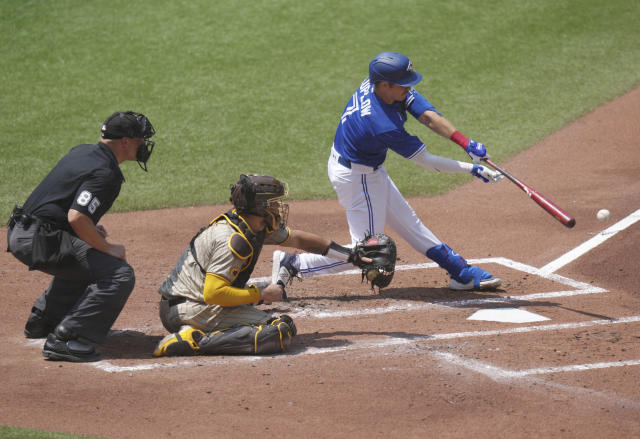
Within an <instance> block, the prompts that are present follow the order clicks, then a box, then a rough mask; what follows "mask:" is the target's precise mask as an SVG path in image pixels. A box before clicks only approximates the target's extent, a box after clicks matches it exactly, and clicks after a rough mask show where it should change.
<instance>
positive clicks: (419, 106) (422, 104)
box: [405, 88, 442, 119]
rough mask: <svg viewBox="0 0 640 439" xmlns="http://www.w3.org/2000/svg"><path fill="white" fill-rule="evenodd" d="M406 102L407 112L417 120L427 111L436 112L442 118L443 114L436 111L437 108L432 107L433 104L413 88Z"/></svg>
mask: <svg viewBox="0 0 640 439" xmlns="http://www.w3.org/2000/svg"><path fill="white" fill-rule="evenodd" d="M405 102H406V104H407V110H408V111H409V113H411V115H412V116H413V117H415V118H416V119H417V118H419V117H420V115H421V114H422V113H424V112H425V111H427V110H431V111H434V112H436V113H438V114H439V115H440V116H442V113H440V112H439V111H438V110H436V107H434V106H433V105H431V103H430V102H429V101H428V100H427V99H426V98H425V97H424V96H422V95H421V94H420V93H418V92H417V91H416V90H415V89H413V88H412V89H411V90H410V91H409V93H408V94H407V99H406V100H405Z"/></svg>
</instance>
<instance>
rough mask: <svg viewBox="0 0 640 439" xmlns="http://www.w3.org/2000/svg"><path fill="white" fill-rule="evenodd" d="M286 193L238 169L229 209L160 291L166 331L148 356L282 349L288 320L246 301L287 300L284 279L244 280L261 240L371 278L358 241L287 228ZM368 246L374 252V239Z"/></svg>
mask: <svg viewBox="0 0 640 439" xmlns="http://www.w3.org/2000/svg"><path fill="white" fill-rule="evenodd" d="M287 195H288V187H287V184H286V183H284V182H281V181H279V180H277V179H275V178H273V177H270V176H268V175H255V174H252V175H244V174H243V175H241V176H240V179H239V180H238V182H237V183H236V184H234V185H232V186H231V198H230V201H231V202H232V203H233V206H234V208H233V209H231V210H230V211H228V212H226V213H225V214H222V215H219V216H217V217H216V218H214V219H213V220H212V221H211V222H210V223H209V224H208V225H207V226H205V227H203V228H202V229H201V230H200V231H199V232H198V233H197V234H196V235H195V236H194V237H193V239H192V240H191V243H190V244H189V245H188V246H187V248H186V249H185V251H184V253H183V254H182V255H181V256H180V258H179V259H178V262H177V263H176V265H175V267H174V269H173V270H172V272H171V274H169V276H168V277H167V279H166V280H165V281H164V283H163V284H162V285H161V286H160V288H159V293H160V295H161V299H160V305H159V314H160V320H161V321H162V324H163V326H164V327H165V329H167V331H169V332H170V333H171V334H169V335H167V336H166V337H165V338H164V339H162V340H161V341H160V342H159V343H158V346H157V347H156V349H155V351H154V353H153V355H154V356H156V357H160V356H172V355H193V354H245V355H251V354H273V353H278V352H284V351H286V349H287V348H288V346H289V345H290V343H291V340H292V338H293V337H294V336H295V335H296V326H295V324H294V323H293V320H292V319H291V317H289V316H287V315H281V316H278V317H272V316H271V315H270V314H269V313H267V312H265V311H263V310H260V309H258V308H255V307H254V306H252V305H253V304H260V303H266V304H270V303H273V302H278V301H282V300H284V299H286V293H285V290H284V286H285V284H284V283H282V282H280V283H273V284H268V285H254V284H250V285H247V282H248V280H249V278H250V276H251V273H252V272H253V269H254V267H255V264H256V262H257V261H258V258H259V256H260V251H261V250H262V246H263V245H264V244H273V245H281V246H285V247H293V248H298V249H301V250H304V251H307V252H311V253H317V254H323V255H328V256H332V257H334V258H336V259H340V260H341V261H344V262H351V263H353V264H354V265H356V266H358V267H361V268H363V270H366V272H367V273H368V272H369V271H371V274H370V276H371V278H372V279H375V276H373V274H374V273H373V271H372V267H374V264H375V261H374V258H370V257H367V255H366V251H365V246H364V243H363V244H362V245H357V246H354V247H353V248H351V249H349V248H346V247H342V246H339V245H337V244H336V243H334V242H333V241H330V240H328V239H326V238H322V237H320V236H318V235H315V234H312V233H308V232H303V231H300V230H291V229H289V227H287V225H286V223H287V216H288V211H289V206H288V205H287V204H284V203H283V202H282V200H283V199H284V198H285V197H286V196H287ZM372 239H377V238H372ZM370 244H371V247H370V248H371V249H376V247H375V246H374V245H373V244H374V241H372V242H371V243H370ZM371 255H372V256H374V257H375V256H376V254H375V252H374V251H372V252H371ZM394 260H395V259H394ZM383 271H384V270H383Z"/></svg>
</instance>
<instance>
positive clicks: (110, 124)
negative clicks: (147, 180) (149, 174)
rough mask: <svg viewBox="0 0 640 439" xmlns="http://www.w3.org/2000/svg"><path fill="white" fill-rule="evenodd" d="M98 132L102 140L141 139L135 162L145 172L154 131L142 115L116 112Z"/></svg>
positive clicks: (151, 150) (152, 145) (151, 149)
mask: <svg viewBox="0 0 640 439" xmlns="http://www.w3.org/2000/svg"><path fill="white" fill-rule="evenodd" d="M100 131H101V132H102V134H101V137H102V138H104V139H121V138H123V137H131V138H134V139H137V138H140V139H142V140H143V143H142V145H140V147H139V148H138V153H137V155H136V160H137V161H138V165H140V167H141V168H142V169H143V170H144V171H146V170H147V160H149V157H151V153H152V152H153V147H154V146H155V144H156V142H153V141H151V140H149V139H150V138H151V137H153V135H154V134H155V133H156V131H155V130H154V129H153V125H151V121H150V120H149V119H147V117H146V116H145V115H144V114H140V113H135V112H133V111H126V112H122V111H116V112H115V113H113V114H112V115H111V116H109V117H108V118H107V120H105V121H104V123H103V124H102V128H101V129H100Z"/></svg>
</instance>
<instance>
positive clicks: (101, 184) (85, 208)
mask: <svg viewBox="0 0 640 439" xmlns="http://www.w3.org/2000/svg"><path fill="white" fill-rule="evenodd" d="M123 182H124V176H123V175H122V172H121V171H120V166H118V161H117V160H116V157H115V156H114V155H113V152H111V150H110V149H109V148H108V147H107V146H106V145H105V144H103V143H98V144H97V145H78V146H76V147H74V148H73V149H72V150H71V151H69V152H68V153H67V155H65V156H64V157H62V159H60V161H59V162H58V164H57V165H56V166H55V167H54V168H53V169H52V170H51V172H49V174H48V175H47V176H46V177H45V178H44V180H42V182H41V183H40V184H39V185H38V187H36V188H35V190H34V191H33V193H32V194H31V195H30V196H29V198H28V199H27V201H26V202H25V204H24V206H23V207H24V211H25V213H26V214H29V215H34V216H36V217H38V218H40V219H41V220H43V221H46V222H49V223H53V224H54V225H56V226H57V227H59V228H61V229H64V230H67V231H69V232H71V233H74V232H73V230H72V229H71V226H70V225H69V221H68V220H67V212H68V211H69V209H75V210H77V211H79V212H81V213H83V214H85V215H87V216H88V217H89V218H91V220H92V221H93V223H94V224H97V223H98V221H99V220H100V218H101V217H102V215H104V214H105V213H106V212H107V211H108V210H109V208H111V205H112V204H113V202H114V201H115V199H116V198H117V197H118V194H119V193H120V187H121V186H122V183H123Z"/></svg>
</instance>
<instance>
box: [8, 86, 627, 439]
mask: <svg viewBox="0 0 640 439" xmlns="http://www.w3.org/2000/svg"><path fill="white" fill-rule="evenodd" d="M638 114H640V88H639V89H636V90H634V91H632V92H631V93H629V94H627V95H625V96H623V97H621V98H619V99H616V100H615V101H612V102H610V103H608V104H607V105H605V106H603V107H601V108H599V109H597V110H596V111H594V112H592V113H590V114H588V115H587V116H586V117H584V118H582V119H580V120H579V121H577V122H575V123H573V124H571V125H570V126H568V127H566V128H564V129H563V130H561V131H559V132H558V133H556V134H554V135H552V136H550V137H549V138H547V139H545V140H544V141H543V142H541V143H540V144H538V145H536V146H535V147H534V148H532V149H530V150H528V151H526V152H524V153H522V154H520V155H518V156H516V157H514V158H513V159H511V160H510V161H509V162H506V163H503V165H504V166H505V167H506V168H507V169H508V170H509V171H511V172H512V173H513V174H515V175H516V176H518V177H520V178H522V179H523V180H524V181H525V182H527V183H529V184H530V185H532V186H533V187H534V188H535V189H536V190H538V191H539V192H541V193H542V194H544V195H546V196H548V197H549V198H551V199H552V200H553V201H554V202H555V203H556V204H558V205H559V206H561V207H563V208H565V209H566V210H567V211H569V212H570V213H571V214H573V215H574V216H575V217H576V219H577V225H576V226H575V228H573V229H571V230H569V229H566V228H564V227H563V226H562V225H560V223H558V222H557V221H555V220H554V219H553V218H552V217H550V216H549V215H547V214H546V213H545V212H544V211H543V210H542V209H540V208H539V207H538V206H537V205H535V203H533V202H532V201H530V200H528V199H527V198H526V196H525V195H524V193H523V192H521V191H520V190H519V189H517V188H516V187H515V186H514V185H512V184H510V183H509V182H507V181H506V180H505V181H503V182H501V183H500V184H498V185H483V184H482V183H481V182H479V181H474V182H471V183H469V184H467V185H465V186H463V187H461V188H459V189H457V190H455V191H452V192H451V193H449V194H447V195H445V196H441V197H430V198H414V199H411V200H410V202H411V204H412V205H413V207H414V208H415V209H416V211H417V212H418V214H419V216H420V217H421V218H422V219H423V221H424V222H425V224H426V225H427V226H428V227H429V228H431V229H432V230H433V231H434V233H435V234H436V235H437V236H438V237H440V238H441V239H442V240H444V241H445V242H447V243H448V244H449V245H450V246H451V247H452V248H454V249H456V250H457V251H459V252H460V253H461V254H462V255H463V256H465V257H466V258H468V259H470V260H472V261H473V262H475V263H478V264H479V265H481V266H483V267H486V268H487V269H488V270H490V271H492V272H494V274H496V275H498V276H500V277H502V278H503V280H504V285H503V287H502V288H501V289H500V290H497V291H490V292H483V293H474V292H465V293H459V292H456V293H454V292H452V291H450V290H449V289H447V288H446V286H447V277H446V275H445V273H444V272H443V271H442V270H440V269H438V268H435V267H433V264H431V263H430V261H429V260H427V259H426V258H425V257H423V256H421V255H419V254H417V253H416V252H415V251H413V250H412V249H410V248H409V247H408V245H407V244H406V243H405V242H403V241H398V245H399V248H398V250H399V258H400V259H399V261H398V265H399V267H400V268H401V270H399V271H398V272H397V274H396V277H395V278H394V281H393V283H392V284H391V286H390V287H389V288H388V289H385V290H383V291H382V292H381V293H378V292H373V291H371V290H370V289H369V288H368V287H367V286H366V285H365V284H362V283H361V281H360V275H359V274H346V275H340V276H326V277H321V278H315V279H309V280H305V281H304V282H295V283H294V285H293V286H292V287H290V288H289V294H290V296H291V297H292V299H291V301H290V302H288V303H283V304H278V306H277V307H276V310H277V311H278V312H287V313H289V314H291V315H292V316H293V317H294V319H295V321H296V323H297V326H298V331H299V336H298V337H297V338H296V339H295V340H294V345H293V348H292V350H291V352H290V353H289V354H287V355H281V356H270V357H232V356H223V357H185V358H161V359H154V358H152V357H151V351H152V350H153V347H154V346H155V344H156V343H157V341H158V340H159V339H160V338H161V337H162V336H163V335H164V330H163V328H162V326H161V324H160V322H159V319H158V318H157V308H156V305H157V300H158V295H157V292H156V289H157V287H158V285H159V284H160V282H162V280H163V279H164V277H165V276H166V275H167V274H168V273H169V271H170V269H171V267H172V266H173V264H174V263H175V260H176V258H177V257H178V256H179V254H180V253H181V252H182V250H183V249H184V247H185V246H186V245H187V244H188V242H189V240H190V238H191V237H192V235H193V234H194V233H195V232H196V231H197V230H198V229H199V228H200V227H201V226H202V225H203V224H205V223H206V222H208V221H209V220H210V218H212V217H213V216H215V215H216V214H218V213H220V212H221V211H223V210H225V209H226V208H227V206H210V207H199V208H186V209H176V210H158V211H148V212H139V213H127V214H109V215H106V216H105V218H104V221H103V224H104V225H105V227H106V228H107V230H108V231H109V232H110V235H111V239H112V241H113V242H120V243H123V244H125V245H126V248H127V255H128V258H129V262H130V263H131V264H132V265H133V267H134V268H135V270H136V277H137V281H136V288H135V290H134V292H133V294H132V296H131V298H130V300H129V302H128V303H127V305H126V307H125V309H124V311H123V313H122V314H121V316H120V318H119V319H118V320H117V321H116V323H115V325H114V327H113V331H112V333H111V334H110V336H109V338H108V341H107V343H106V344H105V345H104V346H103V347H102V348H101V350H102V352H103V357H104V359H103V360H102V361H100V362H97V363H91V364H70V363H57V362H50V361H46V360H44V359H43V357H42V355H41V349H42V343H43V341H42V340H36V341H29V340H26V339H25V338H24V337H23V335H22V330H23V327H24V322H25V320H26V317H27V315H28V313H29V310H30V307H31V305H32V303H33V301H34V300H35V299H36V297H37V296H38V295H39V294H40V293H41V291H42V289H43V288H45V286H46V285H47V283H48V276H46V275H43V274H39V273H29V272H28V271H27V269H26V268H25V267H24V266H22V265H20V264H19V263H18V262H17V261H16V260H14V259H13V257H12V256H11V255H10V254H8V253H2V255H1V256H0V258H1V262H2V263H1V265H0V267H1V268H0V277H1V279H2V282H1V283H0V290H1V297H3V300H4V303H3V306H2V310H0V313H1V316H2V318H1V321H2V323H1V325H2V334H3V337H4V340H3V347H2V350H3V355H2V358H1V359H0V365H1V367H2V371H3V373H2V384H3V385H2V386H1V389H0V398H1V399H2V401H4V403H3V404H2V408H1V409H0V424H3V425H13V426H21V427H29V428H37V429H44V430H51V431H59V432H69V433H79V434H80V433H81V434H91V435H99V436H105V437H109V438H160V437H168V438H171V437H221V438H227V437H250V436H253V435H265V434H267V435H275V436H279V435H284V436H286V437H291V438H303V437H304V438H307V437H309V438H325V437H341V438H342V437H349V438H368V439H370V438H382V437H403V438H425V437H440V438H443V437H446V438H467V437H474V438H496V437H509V438H530V437H567V438H573V437H598V438H621V437H639V436H640V293H639V292H638V290H639V288H640V274H639V270H638V267H639V262H638V260H639V257H640V251H639V250H638V243H640V222H634V221H636V220H637V219H639V218H640V211H639V209H640V153H639V148H640V141H639V140H638V139H640V129H639V128H638V126H637V118H638ZM410 172H415V173H416V178H432V176H430V175H429V174H428V173H426V172H424V173H421V171H420V170H419V169H415V170H413V169H412V170H410ZM435 178H437V177H435ZM127 190H129V189H127ZM130 190H135V188H130ZM601 208H607V209H609V210H610V211H611V212H612V218H611V219H610V220H609V221H608V222H605V223H603V222H599V221H598V220H597V219H596V212H597V211H598V210H599V209H601ZM290 225H291V226H292V227H293V228H298V229H303V230H309V231H313V232H316V233H319V234H322V235H326V236H330V237H332V238H333V239H335V240H336V241H342V242H345V241H347V240H348V232H347V228H346V221H345V217H344V213H343V211H342V209H341V208H340V207H339V205H338V204H337V202H336V201H335V200H328V201H311V202H300V203H292V204H291V213H290ZM616 225H617V226H616ZM603 231H604V233H601V232H603ZM388 232H389V233H390V234H391V235H392V236H394V237H395V235H394V234H393V232H392V231H388ZM0 236H1V238H0V245H2V246H3V247H4V248H6V228H3V229H2V231H1V233H0ZM275 249H276V248H275V247H273V248H268V247H267V248H265V250H264V251H263V254H262V256H261V260H260V262H259V263H258V265H257V268H256V272H255V273H254V275H255V276H256V277H261V276H267V275H269V273H270V270H271V264H270V261H271V251H272V250H275ZM490 309H501V310H502V311H503V312H505V311H508V310H509V309H514V310H520V311H528V312H530V313H533V314H534V315H537V316H539V317H541V318H545V320H540V321H532V322H524V323H512V322H496V321H483V320H469V319H468V318H469V317H470V316H471V315H473V314H474V313H475V312H476V311H480V310H490Z"/></svg>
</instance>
